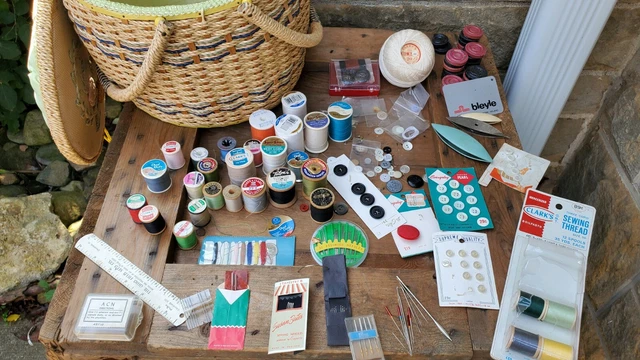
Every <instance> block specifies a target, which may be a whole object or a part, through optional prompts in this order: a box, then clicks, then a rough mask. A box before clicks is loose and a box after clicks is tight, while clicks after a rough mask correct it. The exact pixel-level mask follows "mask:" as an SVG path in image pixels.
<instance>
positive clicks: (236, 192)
mask: <svg viewBox="0 0 640 360" xmlns="http://www.w3.org/2000/svg"><path fill="white" fill-rule="evenodd" d="M222 196H223V197H224V203H225V206H226V208H227V211H229V212H233V213H235V212H238V211H240V210H242V208H243V207H244V205H243V204H242V189H240V187H239V186H238V185H233V184H232V185H227V186H225V188H224V189H223V190H222Z"/></svg>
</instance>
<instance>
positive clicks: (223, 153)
mask: <svg viewBox="0 0 640 360" xmlns="http://www.w3.org/2000/svg"><path fill="white" fill-rule="evenodd" d="M236 144H237V142H236V139H234V138H232V137H231V136H224V137H221V138H220V139H218V149H220V160H221V161H222V162H225V159H226V158H227V153H228V152H229V151H231V149H235V147H236Z"/></svg>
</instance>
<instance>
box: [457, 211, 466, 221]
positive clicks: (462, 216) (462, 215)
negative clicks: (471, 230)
mask: <svg viewBox="0 0 640 360" xmlns="http://www.w3.org/2000/svg"><path fill="white" fill-rule="evenodd" d="M468 218H469V217H468V216H467V214H465V213H463V212H460V213H458V215H456V219H458V221H460V222H465V221H467V219H468Z"/></svg>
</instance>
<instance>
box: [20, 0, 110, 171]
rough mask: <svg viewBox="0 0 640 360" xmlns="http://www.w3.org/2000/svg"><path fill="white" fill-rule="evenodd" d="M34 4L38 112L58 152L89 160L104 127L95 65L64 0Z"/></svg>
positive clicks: (93, 158) (97, 150)
mask: <svg viewBox="0 0 640 360" xmlns="http://www.w3.org/2000/svg"><path fill="white" fill-rule="evenodd" d="M36 3H37V8H34V16H33V17H34V19H35V20H34V26H33V29H34V30H33V32H34V34H33V35H32V42H31V44H32V47H33V46H36V48H35V53H36V60H37V65H36V71H35V74H34V73H32V74H31V76H30V77H31V78H32V79H33V78H35V79H36V81H35V82H36V83H37V85H36V86H33V88H34V89H36V97H38V95H39V96H41V99H40V100H41V101H39V104H41V106H40V107H41V110H42V112H43V114H44V115H45V119H46V121H47V124H48V126H49V129H50V130H51V136H52V138H53V140H54V142H55V143H56V145H57V146H58V149H59V150H60V152H61V153H62V154H63V155H64V156H65V157H66V158H67V159H68V160H69V161H71V162H73V163H76V164H79V165H87V164H91V163H93V162H95V161H96V160H97V159H98V156H100V152H101V151H102V143H103V140H102V139H103V136H104V127H105V101H106V99H105V93H104V90H103V88H102V86H101V85H100V82H99V80H98V73H97V68H96V64H95V63H94V61H93V59H92V58H91V56H90V55H89V53H88V52H87V50H86V49H85V47H84V45H83V44H82V42H81V40H80V38H79V37H78V36H77V35H76V33H75V31H74V29H73V23H72V22H71V21H70V20H69V18H68V16H67V11H66V9H65V8H64V5H63V3H62V0H50V1H37V2H36ZM33 40H35V41H33ZM31 51H32V52H33V49H31ZM31 65H33V64H31ZM30 67H31V68H33V66H30ZM32 70H33V69H32ZM33 75H35V76H33ZM32 83H33V81H32ZM38 83H39V84H38ZM38 89H39V91H40V93H39V94H38Z"/></svg>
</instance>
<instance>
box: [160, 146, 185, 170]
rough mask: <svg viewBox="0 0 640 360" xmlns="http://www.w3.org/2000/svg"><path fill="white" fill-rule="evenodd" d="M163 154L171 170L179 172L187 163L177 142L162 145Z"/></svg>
mask: <svg viewBox="0 0 640 360" xmlns="http://www.w3.org/2000/svg"><path fill="white" fill-rule="evenodd" d="M162 154H163V155H164V160H165V161H166V162H167V166H168V167H169V169H171V170H178V169H180V168H182V167H183V166H184V164H185V163H186V161H185V160H184V155H182V148H181V147H180V143H179V142H177V141H173V140H171V141H167V142H166V143H164V144H163V145H162Z"/></svg>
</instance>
